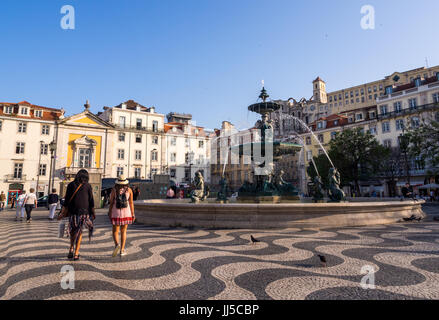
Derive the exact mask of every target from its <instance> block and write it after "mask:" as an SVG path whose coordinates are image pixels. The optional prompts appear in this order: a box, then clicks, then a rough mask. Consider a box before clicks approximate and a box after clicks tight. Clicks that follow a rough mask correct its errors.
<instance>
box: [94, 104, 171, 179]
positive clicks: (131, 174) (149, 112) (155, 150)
mask: <svg viewBox="0 0 439 320" xmlns="http://www.w3.org/2000/svg"><path fill="white" fill-rule="evenodd" d="M98 116H99V118H101V119H102V120H104V121H107V122H108V123H110V124H111V125H113V126H114V128H115V134H114V135H113V138H112V140H111V141H110V142H109V146H108V148H109V150H111V152H112V156H111V159H112V162H111V163H107V164H106V165H107V168H106V174H105V177H118V176H120V175H122V174H123V175H125V176H126V177H128V178H136V179H151V180H152V178H153V176H154V175H155V174H162V173H165V171H166V167H165V157H166V138H165V132H164V122H165V121H164V118H165V116H164V115H163V114H159V113H156V112H155V108H154V107H150V108H147V107H144V106H142V105H141V104H139V103H137V102H135V101H133V100H128V101H126V102H123V103H121V104H119V105H117V106H115V107H112V108H109V107H104V111H103V112H100V113H98Z"/></svg>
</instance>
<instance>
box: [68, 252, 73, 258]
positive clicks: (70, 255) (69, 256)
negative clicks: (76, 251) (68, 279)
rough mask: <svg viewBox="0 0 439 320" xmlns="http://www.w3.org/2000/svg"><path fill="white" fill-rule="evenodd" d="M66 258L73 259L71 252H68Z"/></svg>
mask: <svg viewBox="0 0 439 320" xmlns="http://www.w3.org/2000/svg"><path fill="white" fill-rule="evenodd" d="M67 258H69V259H72V258H73V250H72V251H69V255H68V256H67Z"/></svg>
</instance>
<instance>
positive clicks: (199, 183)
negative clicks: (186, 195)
mask: <svg viewBox="0 0 439 320" xmlns="http://www.w3.org/2000/svg"><path fill="white" fill-rule="evenodd" d="M194 185H195V190H193V191H192V192H191V199H192V202H193V203H197V202H200V201H205V200H206V199H207V197H208V196H209V189H208V188H205V187H204V178H203V175H202V174H201V172H200V171H197V172H196V173H195V178H194Z"/></svg>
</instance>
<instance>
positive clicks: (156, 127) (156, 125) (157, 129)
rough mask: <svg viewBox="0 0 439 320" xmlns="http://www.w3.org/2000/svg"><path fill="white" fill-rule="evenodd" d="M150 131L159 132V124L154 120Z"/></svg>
mask: <svg viewBox="0 0 439 320" xmlns="http://www.w3.org/2000/svg"><path fill="white" fill-rule="evenodd" d="M152 131H153V132H158V131H159V122H158V121H156V120H154V121H153V122H152Z"/></svg>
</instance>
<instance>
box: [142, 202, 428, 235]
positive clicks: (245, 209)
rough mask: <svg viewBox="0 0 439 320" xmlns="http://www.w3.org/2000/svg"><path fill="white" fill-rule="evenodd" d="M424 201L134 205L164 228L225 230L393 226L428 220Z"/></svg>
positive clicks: (148, 220)
mask: <svg viewBox="0 0 439 320" xmlns="http://www.w3.org/2000/svg"><path fill="white" fill-rule="evenodd" d="M423 203H425V202H424V201H418V202H415V201H403V202H400V201H389V202H354V203H352V202H350V203H281V204H244V203H227V204H221V203H215V202H205V203H198V204H195V203H188V200H145V201H136V202H135V204H134V207H135V211H136V218H137V221H138V222H140V223H143V224H146V225H151V226H161V227H173V226H180V227H197V228H221V229H270V228H329V227H355V226H365V225H380V224H391V223H395V222H398V221H401V219H402V218H408V217H411V216H412V215H417V216H423V217H425V214H424V212H423V211H422V204H423Z"/></svg>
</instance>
